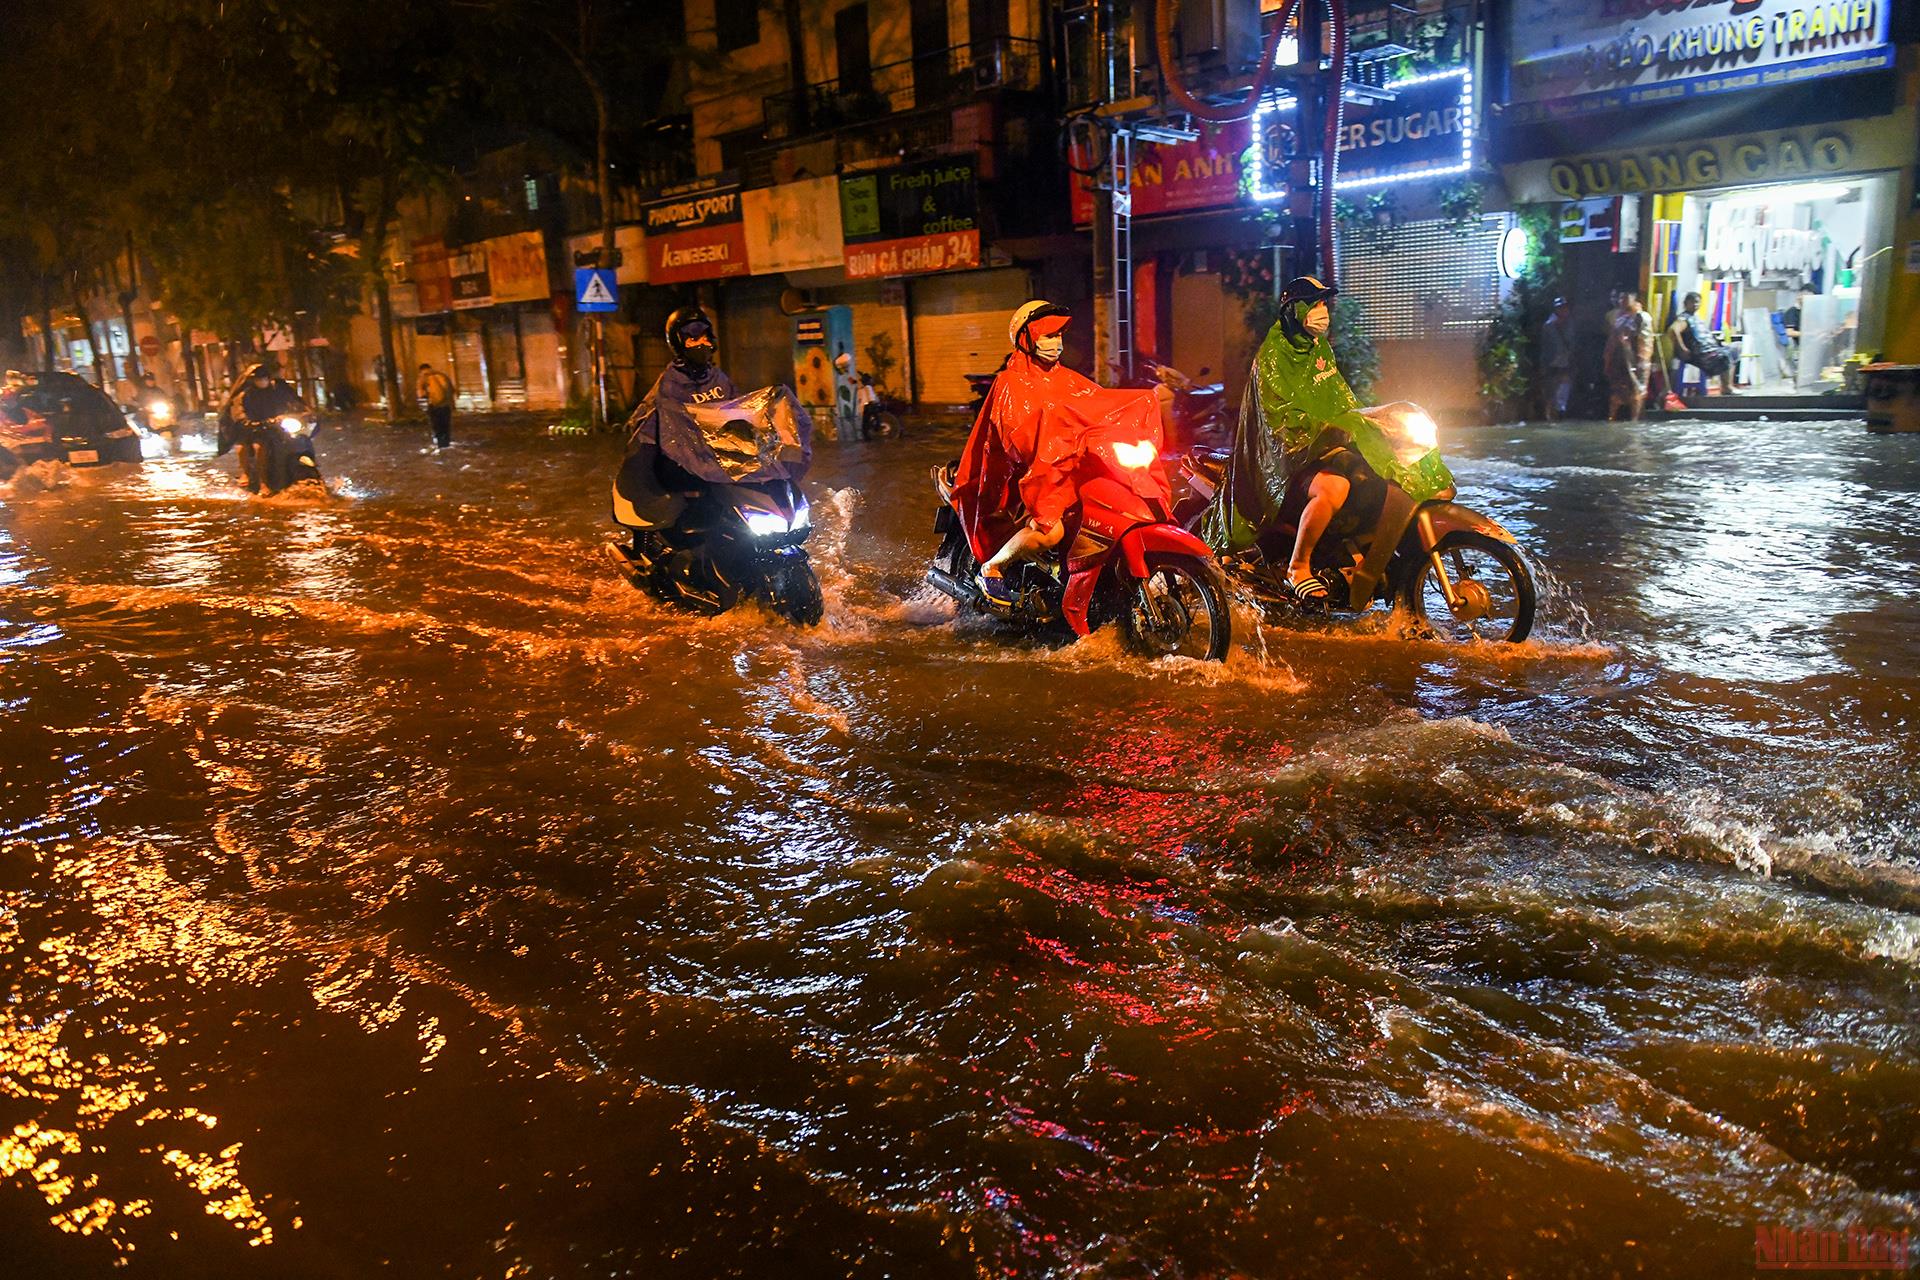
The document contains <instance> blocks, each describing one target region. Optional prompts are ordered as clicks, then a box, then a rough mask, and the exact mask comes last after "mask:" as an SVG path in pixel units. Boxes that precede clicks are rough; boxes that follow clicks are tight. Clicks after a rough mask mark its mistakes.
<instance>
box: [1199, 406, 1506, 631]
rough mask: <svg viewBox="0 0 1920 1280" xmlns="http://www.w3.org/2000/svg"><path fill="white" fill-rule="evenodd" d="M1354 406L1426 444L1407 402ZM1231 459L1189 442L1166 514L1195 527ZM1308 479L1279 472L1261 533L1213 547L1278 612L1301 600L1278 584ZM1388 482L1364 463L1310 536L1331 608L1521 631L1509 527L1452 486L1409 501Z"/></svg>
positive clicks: (1430, 624) (1427, 436) (1431, 438)
mask: <svg viewBox="0 0 1920 1280" xmlns="http://www.w3.org/2000/svg"><path fill="white" fill-rule="evenodd" d="M1364 412H1365V413H1366V415H1367V416H1368V417H1370V418H1373V419H1374V421H1375V422H1377V423H1379V424H1380V425H1381V427H1382V429H1383V431H1384V432H1385V434H1387V435H1388V436H1389V438H1399V439H1405V440H1407V441H1409V442H1410V443H1411V445H1412V448H1414V449H1417V450H1418V451H1419V452H1422V453H1424V452H1426V451H1427V450H1430V449H1432V448H1434V447H1435V443H1436V429H1435V427H1434V423H1433V419H1432V418H1431V417H1430V416H1429V415H1428V414H1427V413H1426V412H1425V411H1424V410H1422V409H1421V408H1420V407H1419V406H1417V405H1413V404H1407V403H1404V402H1401V403H1396V404H1389V405H1382V406H1380V407H1378V408H1375V409H1369V410H1365V411H1364ZM1231 462H1232V455H1231V452H1230V451H1227V450H1217V449H1209V448H1196V449H1194V450H1191V451H1190V452H1189V453H1188V455H1187V457H1186V459H1185V460H1184V461H1183V462H1182V464H1181V467H1180V475H1181V478H1182V480H1183V481H1184V482H1185V486H1186V496H1185V497H1183V498H1182V499H1181V501H1180V503H1179V505H1178V507H1177V512H1178V514H1179V517H1180V519H1181V521H1182V523H1183V524H1185V525H1186V526H1187V527H1188V528H1189V529H1195V530H1197V529H1198V528H1199V525H1200V520H1201V518H1202V516H1203V515H1204V514H1205V512H1206V509H1207V506H1208V504H1209V503H1211V502H1212V501H1213V496H1214V494H1215V493H1216V492H1217V491H1218V490H1219V488H1220V486H1221V485H1222V484H1225V483H1227V482H1228V474H1227V473H1228V469H1229V466H1230V464H1231ZM1311 478H1312V473H1311V471H1308V472H1304V473H1302V474H1300V475H1296V476H1294V477H1293V478H1292V479H1291V480H1290V481H1289V483H1288V486H1287V496H1286V501H1285V502H1284V503H1283V504H1282V506H1281V509H1280V515H1279V520H1278V521H1277V523H1275V524H1274V525H1273V526H1272V527H1270V528H1267V529H1263V530H1262V531H1261V533H1260V537H1259V540H1258V542H1257V543H1256V544H1255V545H1254V546H1253V547H1251V548H1249V549H1247V550H1246V551H1243V552H1237V553H1233V554H1230V555H1226V556H1223V557H1221V564H1222V566H1223V568H1224V569H1225V570H1226V573H1227V576H1228V578H1229V580H1230V581H1232V582H1233V583H1234V585H1235V586H1237V587H1239V588H1241V589H1242V590H1243V591H1245V592H1246V593H1247V594H1248V595H1250V596H1252V597H1253V599H1254V600H1255V601H1256V602H1258V603H1259V604H1260V605H1261V607H1262V608H1264V609H1266V610H1267V611H1269V612H1271V613H1275V614H1279V615H1283V616H1285V615H1294V614H1298V613H1299V612H1300V609H1301V606H1300V605H1299V604H1298V603H1297V602H1296V601H1295V599H1294V597H1293V595H1292V593H1291V592H1289V591H1288V590H1287V563H1288V561H1289V560H1290V559H1291V557H1292V554H1293V544H1294V536H1295V534H1296V532H1297V530H1298V526H1299V518H1300V512H1301V510H1302V508H1304V507H1305V506H1306V502H1307V486H1308V483H1309V481H1310V480H1311ZM1390 490H1392V486H1391V485H1390V484H1389V483H1388V481H1386V480H1384V479H1382V478H1381V477H1379V476H1377V475H1374V474H1372V472H1371V471H1369V472H1368V474H1367V477H1366V478H1365V479H1364V480H1362V481H1361V482H1359V483H1356V484H1354V486H1353V488H1352V491H1351V492H1350V493H1349V495H1348V497H1347V501H1346V503H1345V504H1344V505H1343V506H1342V507H1341V508H1340V510H1339V511H1338V512H1336V513H1335V514H1334V517H1333V520H1332V522H1331V523H1330V524H1329V525H1328V526H1327V529H1326V532H1325V533H1323V534H1322V535H1321V536H1320V540H1319V542H1318V543H1317V544H1315V546H1314V555H1313V569H1314V571H1315V572H1316V573H1319V574H1321V575H1322V576H1323V578H1324V579H1326V580H1329V581H1331V582H1333V583H1334V589H1333V596H1334V607H1335V608H1339V609H1344V610H1347V611H1350V612H1353V613H1361V612H1364V611H1366V610H1367V609H1369V608H1370V607H1372V605H1373V604H1374V603H1375V602H1376V601H1377V602H1381V603H1384V604H1386V605H1387V606H1388V607H1389V608H1394V607H1398V608H1403V609H1405V610H1406V612H1407V613H1408V614H1409V615H1410V616H1411V617H1413V618H1414V619H1416V620H1418V621H1419V622H1420V623H1422V624H1424V625H1425V626H1426V627H1427V628H1429V629H1430V630H1431V631H1432V632H1433V633H1434V634H1435V635H1436V636H1439V637H1441V638H1443V639H1447V640H1457V641H1473V640H1486V641H1493V642H1508V643H1514V644H1517V643H1519V642H1520V641H1522V640H1525V639H1526V638H1527V636H1528V635H1529V634H1530V633H1531V632H1532V630H1533V621H1534V611H1535V607H1536V603H1537V594H1538V593H1537V591H1536V589H1535V586H1534V581H1533V573H1532V571H1531V570H1530V569H1529V568H1528V567H1527V562H1526V560H1525V558H1524V557H1522V556H1521V554H1520V551H1519V547H1518V544H1517V540H1516V539H1515V538H1514V536H1513V534H1511V533H1509V532H1508V531H1507V530H1506V529H1504V528H1502V527H1501V525H1500V523H1499V522H1498V521H1496V520H1494V519H1492V518H1491V517H1489V516H1486V515H1483V514H1481V513H1480V512H1478V511H1475V510H1473V509H1472V508H1470V507H1466V506H1462V505H1461V504H1460V503H1457V502H1454V501H1452V499H1451V494H1449V496H1448V497H1447V498H1445V499H1435V500H1433V501H1428V502H1422V503H1419V504H1417V505H1414V504H1411V503H1409V502H1408V501H1407V500H1406V498H1405V496H1404V495H1399V501H1398V502H1391V501H1390V498H1391V497H1392V496H1394V493H1397V491H1394V492H1393V493H1390ZM1340 584H1344V586H1345V590H1344V591H1343V590H1342V587H1341V585H1340Z"/></svg>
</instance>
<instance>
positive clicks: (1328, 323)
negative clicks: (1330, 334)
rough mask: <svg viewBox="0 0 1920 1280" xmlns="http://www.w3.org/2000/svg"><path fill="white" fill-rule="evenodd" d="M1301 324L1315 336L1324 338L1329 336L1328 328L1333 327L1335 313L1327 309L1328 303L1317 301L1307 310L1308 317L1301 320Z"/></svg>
mask: <svg viewBox="0 0 1920 1280" xmlns="http://www.w3.org/2000/svg"><path fill="white" fill-rule="evenodd" d="M1300 326H1301V327H1302V328H1303V329H1305V330H1306V331H1307V332H1308V333H1310V334H1312V335H1313V336H1314V337H1316V338H1324V337H1326V336H1327V330H1329V329H1331V328H1333V313H1332V312H1331V311H1328V310H1327V304H1326V303H1324V302H1316V303H1314V304H1313V307H1312V309H1310V310H1309V311H1308V312H1307V314H1306V318H1305V319H1303V320H1302V321H1301V322H1300Z"/></svg>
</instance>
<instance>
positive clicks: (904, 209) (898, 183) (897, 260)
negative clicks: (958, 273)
mask: <svg viewBox="0 0 1920 1280" xmlns="http://www.w3.org/2000/svg"><path fill="white" fill-rule="evenodd" d="M840 233H841V236H842V238H843V239H844V240H845V241H846V270H847V278H848V279H850V280H872V279H878V278H881V277H885V276H908V275H921V274H924V273H926V272H931V271H955V270H960V269H963V268H968V267H977V266H979V265H980V198H979V190H978V188H977V186H976V184H975V182H974V171H973V158H972V157H971V156H955V157H948V158H942V159H938V160H926V161H922V162H921V163H919V164H910V165H901V166H899V167H898V168H893V169H881V170H879V171H877V172H873V173H861V174H855V175H853V176H851V177H843V178H841V179H840Z"/></svg>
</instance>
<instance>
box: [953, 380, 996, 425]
mask: <svg viewBox="0 0 1920 1280" xmlns="http://www.w3.org/2000/svg"><path fill="white" fill-rule="evenodd" d="M961 376H962V377H964V378H965V379H966V380H967V396H968V399H969V403H968V405H967V417H969V418H972V419H975V420H978V418H979V417H980V409H981V406H983V405H985V404H986V403H987V395H988V393H989V392H991V391H992V390H993V380H994V379H995V378H997V377H999V376H1000V373H999V370H997V369H996V370H995V371H994V372H992V373H967V374H962V375H961Z"/></svg>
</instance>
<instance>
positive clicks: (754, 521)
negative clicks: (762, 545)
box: [747, 511, 797, 538]
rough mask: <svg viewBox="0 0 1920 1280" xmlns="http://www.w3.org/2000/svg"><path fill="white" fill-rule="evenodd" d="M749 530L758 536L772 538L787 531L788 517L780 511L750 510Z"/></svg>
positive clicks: (748, 514) (748, 516)
mask: <svg viewBox="0 0 1920 1280" xmlns="http://www.w3.org/2000/svg"><path fill="white" fill-rule="evenodd" d="M796 519H797V517H796ZM747 532H748V533H750V534H752V535H753V536H754V537H756V538H771V537H773V536H774V535H775V534H780V533H786V532H788V526H787V518H786V517H785V516H783V515H781V514H780V513H779V512H778V511H749V512H747Z"/></svg>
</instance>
